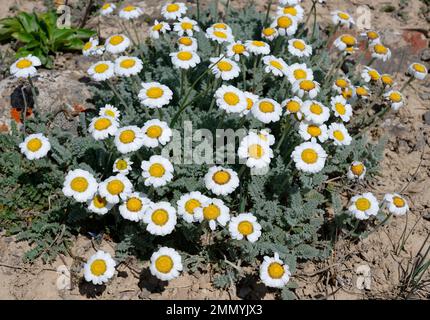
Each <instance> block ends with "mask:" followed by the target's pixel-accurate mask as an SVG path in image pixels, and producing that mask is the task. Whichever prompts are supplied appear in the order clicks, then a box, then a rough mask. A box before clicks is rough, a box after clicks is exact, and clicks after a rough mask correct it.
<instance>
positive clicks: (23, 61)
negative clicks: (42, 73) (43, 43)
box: [16, 59, 33, 69]
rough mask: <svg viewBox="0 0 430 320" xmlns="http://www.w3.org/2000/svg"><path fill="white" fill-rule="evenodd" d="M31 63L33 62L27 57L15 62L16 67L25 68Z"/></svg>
mask: <svg viewBox="0 0 430 320" xmlns="http://www.w3.org/2000/svg"><path fill="white" fill-rule="evenodd" d="M32 65H33V63H32V62H31V61H30V60H28V59H21V60H19V61H18V62H17V64H16V67H17V68H19V69H26V68H29V67H31V66H32Z"/></svg>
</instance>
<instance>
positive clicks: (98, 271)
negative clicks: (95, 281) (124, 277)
mask: <svg viewBox="0 0 430 320" xmlns="http://www.w3.org/2000/svg"><path fill="white" fill-rule="evenodd" d="M90 269H91V273H92V274H93V275H95V276H96V277H99V276H101V275H103V274H104V273H105V272H106V270H107V265H106V262H105V261H104V260H102V259H97V260H94V261H93V263H91V268H90Z"/></svg>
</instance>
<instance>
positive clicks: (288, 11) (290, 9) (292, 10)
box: [283, 6, 297, 17]
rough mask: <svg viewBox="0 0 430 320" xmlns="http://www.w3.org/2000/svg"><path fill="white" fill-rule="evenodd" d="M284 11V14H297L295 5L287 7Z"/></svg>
mask: <svg viewBox="0 0 430 320" xmlns="http://www.w3.org/2000/svg"><path fill="white" fill-rule="evenodd" d="M283 11H284V14H290V15H292V16H293V17H294V16H296V15H297V10H296V8H295V7H293V6H290V7H285V8H284V10H283Z"/></svg>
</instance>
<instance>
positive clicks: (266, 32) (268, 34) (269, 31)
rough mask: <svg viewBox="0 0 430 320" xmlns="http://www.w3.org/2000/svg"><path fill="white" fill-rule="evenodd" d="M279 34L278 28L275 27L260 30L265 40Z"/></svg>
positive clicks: (270, 39)
mask: <svg viewBox="0 0 430 320" xmlns="http://www.w3.org/2000/svg"><path fill="white" fill-rule="evenodd" d="M278 36H279V32H278V30H276V28H270V27H269V28H264V29H263V30H262V31H261V37H262V38H263V39H265V40H267V41H273V40H275V39H276V38H277V37H278Z"/></svg>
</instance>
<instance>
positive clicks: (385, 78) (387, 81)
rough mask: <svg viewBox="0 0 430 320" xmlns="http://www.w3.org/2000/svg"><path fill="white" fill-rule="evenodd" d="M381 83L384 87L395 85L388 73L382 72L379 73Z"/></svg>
mask: <svg viewBox="0 0 430 320" xmlns="http://www.w3.org/2000/svg"><path fill="white" fill-rule="evenodd" d="M381 81H382V84H383V85H384V86H386V87H392V86H394V85H395V82H394V79H393V77H392V76H391V75H390V74H387V73H384V74H382V75H381Z"/></svg>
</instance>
